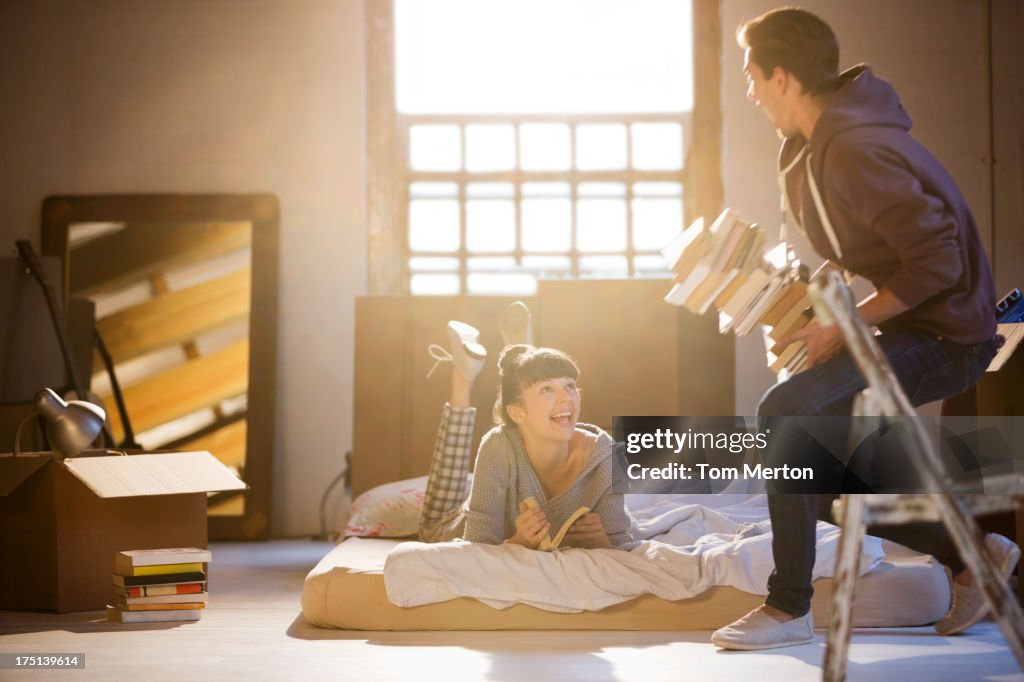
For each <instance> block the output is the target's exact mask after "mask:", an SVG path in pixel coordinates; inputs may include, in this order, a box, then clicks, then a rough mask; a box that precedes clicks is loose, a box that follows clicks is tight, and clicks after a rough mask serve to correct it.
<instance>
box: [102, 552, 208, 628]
mask: <svg viewBox="0 0 1024 682" xmlns="http://www.w3.org/2000/svg"><path fill="white" fill-rule="evenodd" d="M210 559H211V555H210V552H209V551H208V550H205V549H196V548H195V547H185V548H173V549H135V550H127V551H124V552H118V554H117V556H116V558H115V560H114V594H115V599H114V605H113V606H109V605H108V606H107V619H108V620H112V621H116V622H118V623H153V622H160V621H191V620H199V618H200V617H201V616H202V612H203V611H202V610H203V609H204V608H205V607H206V603H207V601H208V600H209V594H208V592H207V582H206V565H207V563H209V561H210Z"/></svg>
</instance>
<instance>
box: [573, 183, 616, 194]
mask: <svg viewBox="0 0 1024 682" xmlns="http://www.w3.org/2000/svg"><path fill="white" fill-rule="evenodd" d="M576 194H577V195H578V196H581V197H624V196H626V185H625V184H624V183H621V182H581V183H580V184H579V186H578V187H577V188H576Z"/></svg>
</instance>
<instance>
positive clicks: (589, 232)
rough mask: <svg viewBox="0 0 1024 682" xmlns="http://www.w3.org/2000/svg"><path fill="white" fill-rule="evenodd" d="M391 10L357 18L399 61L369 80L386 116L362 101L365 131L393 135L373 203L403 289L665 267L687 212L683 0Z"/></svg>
mask: <svg viewBox="0 0 1024 682" xmlns="http://www.w3.org/2000/svg"><path fill="white" fill-rule="evenodd" d="M697 2H698V3H699V2H700V0H697ZM373 5H374V3H373V2H372V1H371V2H369V3H367V5H366V6H367V8H368V12H371V13H372V11H371V10H372V8H373ZM375 11H376V12H378V13H379V12H380V10H379V7H378V9H377V10H375ZM393 12H394V13H393V16H389V15H387V14H386V13H385V14H384V15H380V14H377V15H374V16H368V18H367V25H368V27H369V28H370V40H371V41H373V40H374V35H375V31H376V35H377V42H378V53H377V54H378V56H380V50H383V49H386V48H387V43H388V41H387V40H386V38H388V37H390V38H392V39H393V41H394V46H393V52H392V54H393V57H394V62H393V66H394V68H393V72H389V71H390V70H389V69H376V70H375V71H371V72H370V74H369V76H370V80H371V81H375V82H376V84H377V87H378V90H379V91H383V90H386V89H387V88H388V87H391V88H393V89H394V90H393V92H392V93H385V94H384V96H383V97H377V98H376V99H374V98H373V97H372V96H371V108H372V106H373V102H374V101H377V102H382V103H384V105H387V104H390V106H391V107H392V108H393V111H392V112H390V114H391V116H390V120H387V121H386V122H385V121H384V120H382V119H381V118H379V117H377V116H374V115H373V112H372V111H371V128H372V127H373V126H374V125H375V124H376V125H378V126H379V128H378V131H379V137H378V138H377V140H378V141H379V142H380V141H382V139H383V136H384V135H386V134H387V130H386V126H390V128H391V131H392V135H391V137H392V144H393V145H394V146H393V149H392V154H393V158H394V159H395V160H396V161H395V165H393V166H391V168H392V169H393V171H394V179H393V184H392V185H391V187H390V191H389V192H380V191H378V192H377V196H376V201H377V202H378V204H380V203H382V202H387V203H388V204H389V206H388V207H384V208H391V209H392V213H391V216H392V218H393V227H392V230H393V235H392V236H391V239H390V240H376V243H378V244H382V243H390V244H391V245H392V248H396V249H397V250H398V254H397V258H396V259H394V261H393V263H394V270H393V272H392V277H394V276H395V275H397V277H399V278H400V280H401V282H400V287H399V288H400V290H402V291H409V292H411V293H414V294H460V293H485V294H522V295H529V294H531V293H533V292H534V291H535V289H536V283H537V280H538V278H547V277H636V276H660V275H661V274H662V273H663V272H664V266H663V264H662V263H661V260H660V257H659V256H658V249H659V248H660V247H661V246H663V245H664V244H665V243H666V242H667V241H669V240H670V239H671V238H672V236H674V235H675V234H677V233H678V232H679V230H680V229H681V228H682V227H683V225H684V218H685V217H686V216H687V215H688V212H687V210H686V207H685V206H684V197H685V196H686V186H685V184H686V183H685V175H684V173H685V160H686V158H687V151H688V149H689V147H690V144H691V142H692V136H691V129H692V124H693V107H694V77H693V56H694V49H693V44H692V43H693V40H692V37H693V34H694V31H693V29H692V26H691V23H692V16H691V15H692V8H691V3H690V2H688V1H685V0H683V1H680V0H560V1H559V2H557V3H552V2H548V1H542V0H516V1H514V2H513V1H511V0H507V1H506V0H486V1H484V0H432V1H431V2H426V3H425V2H419V1H417V0H395V2H394V5H393ZM382 17H383V19H385V21H383V22H381V21H380V19H381V18H382ZM389 26H390V30H391V33H390V34H388V33H386V32H387V30H388V27H389ZM381 33H384V35H383V38H385V39H384V40H381V39H380V38H381V37H382V36H381ZM373 49H374V48H373V46H371V55H372V50H373ZM369 61H370V62H372V58H371V60H369ZM368 68H369V69H374V65H373V63H368ZM370 85H371V89H373V82H371V84H370ZM378 113H384V114H386V113H388V112H378ZM385 118H386V117H385ZM370 152H371V156H372V154H373V141H372V140H371V150H370ZM372 165H373V161H372V159H371V166H372ZM378 168H379V169H380V171H382V172H383V171H384V170H385V169H386V168H387V166H386V164H385V165H384V166H379V167H378ZM374 177H375V176H374V173H373V172H371V176H370V178H371V185H372V184H373V183H374ZM377 177H380V173H378V174H377ZM379 189H380V188H379V187H378V190H379ZM373 192H374V188H373V187H371V216H372V215H374V211H373V210H372V207H373V204H374V201H375V197H374V194H373ZM380 208H381V206H380V205H378V209H380ZM378 227H379V228H380V227H384V226H378ZM373 230H374V226H373V225H371V272H372V271H373V270H374V267H373V266H374V264H373V262H372V259H373V258H374V251H373V244H374V243H375V240H374V239H373V234H374V233H373ZM377 256H378V257H380V256H381V254H380V253H379V252H378V253H377ZM371 289H373V287H372V286H371Z"/></svg>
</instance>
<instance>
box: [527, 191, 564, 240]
mask: <svg viewBox="0 0 1024 682" xmlns="http://www.w3.org/2000/svg"><path fill="white" fill-rule="evenodd" d="M522 206H523V251H568V250H569V248H570V246H572V241H571V232H572V204H571V203H570V202H569V200H568V199H523V204H522Z"/></svg>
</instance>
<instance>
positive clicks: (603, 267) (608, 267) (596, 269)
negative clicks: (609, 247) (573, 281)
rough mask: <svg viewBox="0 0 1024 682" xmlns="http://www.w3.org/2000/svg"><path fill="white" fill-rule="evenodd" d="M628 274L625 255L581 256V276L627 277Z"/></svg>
mask: <svg viewBox="0 0 1024 682" xmlns="http://www.w3.org/2000/svg"><path fill="white" fill-rule="evenodd" d="M628 274H629V268H628V266H627V262H626V257H625V256H581V257H580V277H592V278H600V277H625V276H626V275H628Z"/></svg>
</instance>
